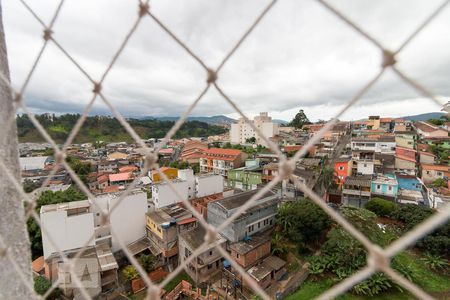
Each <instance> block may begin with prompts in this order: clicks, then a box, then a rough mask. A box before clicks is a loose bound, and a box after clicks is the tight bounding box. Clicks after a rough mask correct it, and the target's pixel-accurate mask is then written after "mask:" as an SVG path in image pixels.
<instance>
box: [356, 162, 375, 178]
mask: <svg viewBox="0 0 450 300" xmlns="http://www.w3.org/2000/svg"><path fill="white" fill-rule="evenodd" d="M356 164H357V168H356V172H357V173H360V174H363V175H371V174H373V169H374V163H373V162H371V161H356Z"/></svg>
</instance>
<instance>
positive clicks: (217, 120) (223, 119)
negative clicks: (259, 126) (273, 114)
mask: <svg viewBox="0 0 450 300" xmlns="http://www.w3.org/2000/svg"><path fill="white" fill-rule="evenodd" d="M178 118H179V117H144V118H141V119H155V120H160V121H174V122H175V121H177V120H178ZM187 120H188V121H200V122H205V123H208V124H215V125H223V124H232V123H235V122H236V121H237V120H236V119H233V118H229V117H227V116H224V115H218V116H212V117H188V118H187ZM273 122H274V123H278V124H287V123H289V122H287V121H285V120H280V119H273Z"/></svg>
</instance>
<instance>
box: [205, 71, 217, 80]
mask: <svg viewBox="0 0 450 300" xmlns="http://www.w3.org/2000/svg"><path fill="white" fill-rule="evenodd" d="M216 80H217V73H216V72H215V71H213V70H211V69H208V77H207V79H206V82H207V83H214V82H216Z"/></svg>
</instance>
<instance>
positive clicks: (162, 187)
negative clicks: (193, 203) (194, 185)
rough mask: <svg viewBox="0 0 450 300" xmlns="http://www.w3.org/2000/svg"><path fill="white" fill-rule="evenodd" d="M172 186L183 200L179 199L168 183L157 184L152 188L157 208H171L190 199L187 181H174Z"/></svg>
mask: <svg viewBox="0 0 450 300" xmlns="http://www.w3.org/2000/svg"><path fill="white" fill-rule="evenodd" d="M172 185H173V186H174V188H175V190H176V191H177V192H178V193H179V195H180V196H181V197H183V198H181V199H180V198H179V197H178V196H177V194H175V192H174V191H173V190H172V188H171V187H170V186H169V184H167V183H161V184H155V185H154V186H153V187H152V200H153V203H155V206H156V208H162V207H165V206H169V205H172V204H175V203H178V202H182V201H183V199H184V200H188V198H189V183H188V182H187V181H172Z"/></svg>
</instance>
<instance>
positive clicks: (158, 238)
mask: <svg viewBox="0 0 450 300" xmlns="http://www.w3.org/2000/svg"><path fill="white" fill-rule="evenodd" d="M146 218H147V219H146V223H147V226H146V228H147V237H148V238H149V240H150V242H151V247H150V251H151V252H152V254H153V255H154V256H155V257H156V258H157V260H158V262H159V264H162V265H170V266H171V267H175V266H176V265H177V263H178V256H177V255H178V234H179V233H180V232H182V231H186V230H190V229H191V228H194V227H195V226H196V222H197V220H196V219H195V218H193V216H192V213H191V212H189V211H188V210H186V209H184V208H182V207H180V206H177V205H174V206H170V207H164V208H162V209H157V210H154V211H151V212H148V213H147V216H146Z"/></svg>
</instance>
